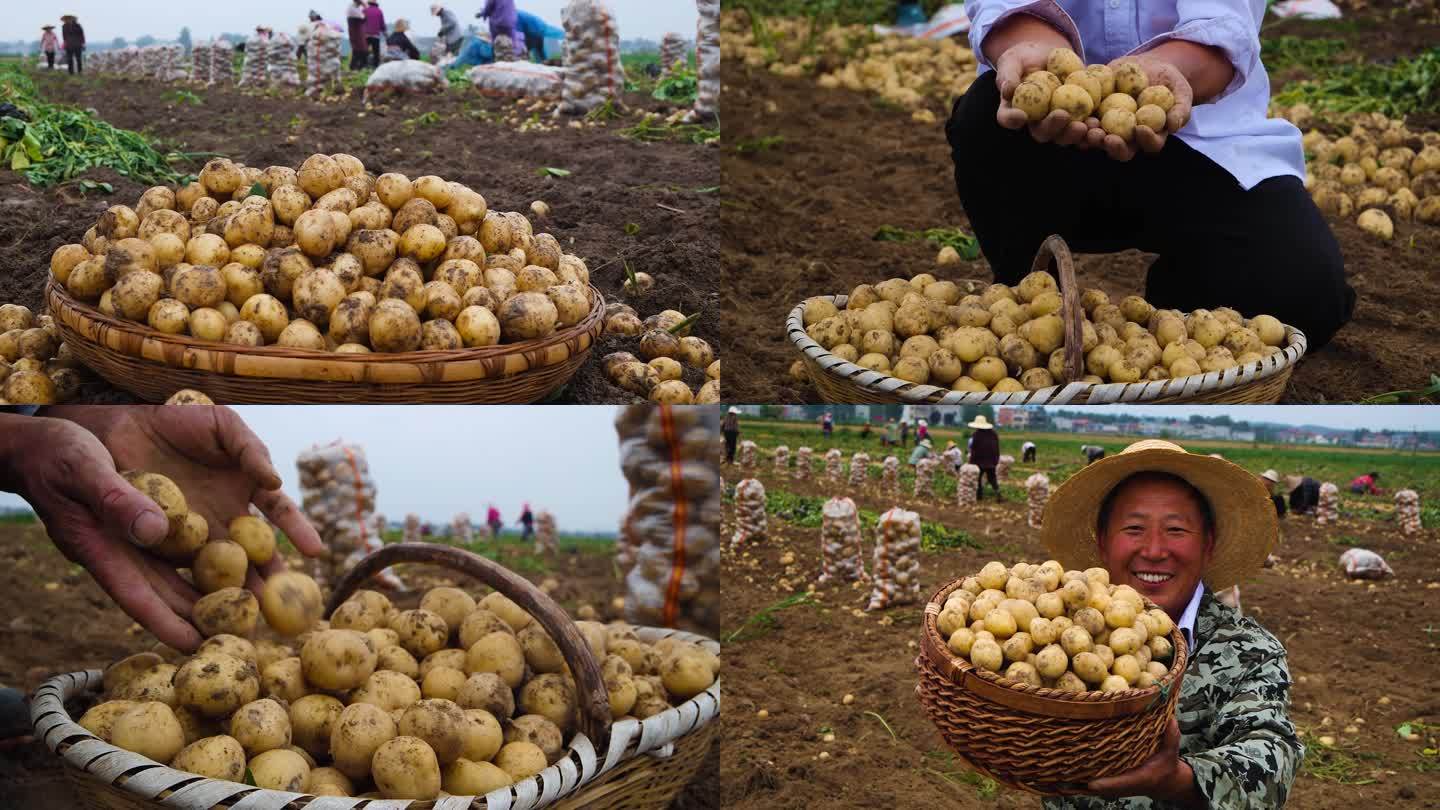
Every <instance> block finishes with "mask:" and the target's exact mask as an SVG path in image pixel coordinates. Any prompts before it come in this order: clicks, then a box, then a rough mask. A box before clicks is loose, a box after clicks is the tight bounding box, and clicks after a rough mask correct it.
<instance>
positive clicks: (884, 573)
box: [865, 506, 920, 610]
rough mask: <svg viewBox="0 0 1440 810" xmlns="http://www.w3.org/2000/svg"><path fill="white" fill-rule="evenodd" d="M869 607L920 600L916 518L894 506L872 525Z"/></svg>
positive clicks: (883, 606) (918, 534)
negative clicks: (873, 536)
mask: <svg viewBox="0 0 1440 810" xmlns="http://www.w3.org/2000/svg"><path fill="white" fill-rule="evenodd" d="M870 570H871V585H872V590H871V592H870V604H868V605H867V606H866V607H865V609H866V610H883V609H885V608H887V607H890V606H891V605H897V604H910V603H913V602H917V601H919V599H920V516H919V515H917V514H915V513H914V512H910V511H908V510H905V509H901V508H900V507H898V506H897V507H894V508H892V509H890V510H889V511H887V512H886V513H885V514H883V515H881V516H880V520H879V521H878V522H877V523H876V524H875V560H874V564H873V565H872V566H871V569H870Z"/></svg>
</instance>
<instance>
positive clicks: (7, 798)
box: [0, 523, 719, 810]
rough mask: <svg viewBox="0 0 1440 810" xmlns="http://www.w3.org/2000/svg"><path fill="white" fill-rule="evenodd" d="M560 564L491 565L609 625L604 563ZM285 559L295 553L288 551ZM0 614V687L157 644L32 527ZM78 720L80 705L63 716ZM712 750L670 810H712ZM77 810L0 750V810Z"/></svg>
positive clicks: (408, 573)
mask: <svg viewBox="0 0 1440 810" xmlns="http://www.w3.org/2000/svg"><path fill="white" fill-rule="evenodd" d="M560 544H561V549H562V551H561V552H560V553H559V554H558V555H554V556H547V557H544V558H537V557H536V555H533V554H530V553H529V552H528V549H525V548H521V547H518V546H506V545H502V546H500V547H499V550H498V557H499V562H501V563H502V564H505V565H506V566H507V567H509V568H510V569H511V570H513V571H516V572H517V573H519V574H521V575H522V576H524V577H526V578H527V579H530V580H531V581H533V582H535V583H537V584H538V583H540V582H543V581H544V580H545V579H547V578H551V577H553V578H554V579H555V580H556V581H557V583H558V586H557V587H556V588H555V590H553V591H552V592H551V596H552V597H553V598H554V599H555V600H556V601H557V602H559V603H560V605H561V606H562V607H564V608H565V609H566V610H568V611H570V612H571V614H572V615H573V614H574V612H575V610H576V609H577V608H578V607H579V606H580V605H582V604H589V605H593V606H594V607H595V608H596V610H597V611H599V612H600V613H601V615H602V618H603V619H607V620H608V619H609V618H612V617H611V616H609V615H607V614H608V612H609V611H610V600H611V599H612V598H613V597H615V596H620V595H622V594H623V592H624V589H623V587H622V586H621V584H620V583H619V582H618V581H617V580H616V578H615V574H614V569H613V559H612V555H611V554H610V553H608V552H606V551H605V550H603V549H597V548H596V547H595V546H593V545H581V546H579V548H581V551H579V552H574V553H572V552H570V551H569V550H568V548H569V547H568V545H567V543H566V540H565V538H564V537H563V536H562V537H561V538H560ZM292 553H293V552H292ZM395 570H396V571H397V572H398V573H399V574H400V576H401V577H402V578H403V579H404V580H405V582H406V585H407V587H409V588H410V589H411V590H410V592H409V593H408V594H405V595H401V596H395V597H394V601H395V603H396V604H397V606H399V607H401V608H404V609H409V608H413V607H418V606H419V601H420V596H421V594H422V593H423V592H424V590H425V589H427V588H431V587H436V586H440V585H459V586H461V587H467V588H468V589H470V590H471V591H472V592H478V589H477V587H476V583H474V582H473V581H472V580H469V578H467V577H463V576H459V575H456V574H453V573H451V572H449V571H447V570H445V569H442V568H437V567H434V566H421V565H402V566H397V567H396V569H395ZM0 593H3V594H4V597H3V599H0V606H3V608H4V611H3V612H4V615H5V616H7V617H8V618H7V619H5V632H4V638H5V643H4V644H3V645H0V685H3V686H9V687H14V688H18V689H23V690H24V691H26V692H30V691H32V690H33V689H34V688H35V687H37V686H39V685H40V684H41V683H43V682H44V681H45V680H46V679H47V678H49V677H51V676H53V675H57V674H60V673H64V672H74V671H77V670H83V669H92V668H103V667H105V666H107V665H109V664H111V663H114V662H115V661H118V660H119V659H121V658H123V657H125V656H127V655H130V654H132V653H136V652H141V651H144V650H148V649H150V648H151V647H152V646H154V645H156V644H157V643H158V642H157V641H156V639H155V637H154V636H152V635H150V633H149V632H148V631H145V630H144V629H142V628H141V627H140V625H138V624H135V623H134V622H132V621H131V619H130V617H129V616H126V615H125V614H124V613H123V612H121V611H120V610H119V608H117V607H116V606H115V604H114V602H112V601H111V600H110V598H109V596H107V595H106V594H105V592H104V591H103V590H101V589H100V586H99V585H97V584H95V582H94V580H92V579H91V578H90V576H89V575H88V574H87V573H86V572H85V570H84V569H83V568H81V567H80V566H78V565H75V564H72V563H71V562H69V561H68V560H66V559H65V558H64V557H63V556H62V555H61V554H60V552H59V551H57V550H56V549H55V547H54V546H53V545H52V544H51V543H50V541H49V539H48V538H47V537H46V535H45V530H44V528H43V527H42V526H40V525H39V524H38V523H36V524H15V523H0ZM69 708H70V709H71V716H72V717H79V716H80V713H81V712H83V708H84V707H83V705H82V704H78V703H77V704H76V705H72V706H70V707H69ZM718 779H719V747H718V746H716V747H714V748H712V750H711V754H710V756H709V758H708V760H707V762H706V764H705V766H704V768H703V769H702V770H701V771H700V773H699V774H697V775H696V777H695V779H694V780H693V781H692V783H691V784H690V785H689V786H687V788H686V790H685V792H684V793H682V794H681V796H680V797H679V798H678V799H677V800H676V801H675V803H674V804H673V805H672V808H673V810H702V809H703V810H713V808H717V807H719V804H718V796H717V795H716V790H715V786H716V785H717V784H718ZM76 806H78V804H77V799H76V797H75V795H74V794H73V793H72V791H71V788H70V785H69V783H68V782H67V781H65V777H64V773H63V771H62V769H61V765H60V760H59V759H58V758H57V757H55V756H54V755H53V754H52V753H50V751H49V749H48V748H46V747H45V745H44V743H43V742H38V741H32V742H27V743H24V744H21V745H0V808H5V809H6V810H10V808H16V810H20V808H23V809H24V810H71V808H74V807H76Z"/></svg>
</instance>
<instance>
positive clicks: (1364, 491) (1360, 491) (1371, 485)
mask: <svg viewBox="0 0 1440 810" xmlns="http://www.w3.org/2000/svg"><path fill="white" fill-rule="evenodd" d="M1379 480H1380V473H1378V472H1372V473H1365V474H1364V475H1362V476H1360V477H1359V478H1356V479H1355V480H1354V481H1351V482H1350V491H1351V492H1353V493H1355V494H1356V495H1379V494H1380V493H1381V492H1383V491H1384V490H1382V489H1380V488H1379V487H1377V486H1375V482H1376V481H1379Z"/></svg>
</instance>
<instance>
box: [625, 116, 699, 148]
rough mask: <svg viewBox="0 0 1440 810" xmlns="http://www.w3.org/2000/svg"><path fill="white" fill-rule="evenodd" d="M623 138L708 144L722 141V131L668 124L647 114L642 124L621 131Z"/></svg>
mask: <svg viewBox="0 0 1440 810" xmlns="http://www.w3.org/2000/svg"><path fill="white" fill-rule="evenodd" d="M620 136H621V137H622V138H630V139H631V140H636V141H648V142H652V143H653V142H656V141H674V142H677V143H693V144H707V143H713V142H715V141H718V140H720V130H719V129H718V128H716V127H708V126H705V125H703V124H686V123H682V122H678V121H677V122H668V121H666V120H665V119H663V118H661V117H659V116H657V115H654V114H651V113H647V114H646V115H645V116H644V117H643V118H641V119H640V122H639V123H637V124H635V125H634V126H632V127H627V128H625V129H622V130H620Z"/></svg>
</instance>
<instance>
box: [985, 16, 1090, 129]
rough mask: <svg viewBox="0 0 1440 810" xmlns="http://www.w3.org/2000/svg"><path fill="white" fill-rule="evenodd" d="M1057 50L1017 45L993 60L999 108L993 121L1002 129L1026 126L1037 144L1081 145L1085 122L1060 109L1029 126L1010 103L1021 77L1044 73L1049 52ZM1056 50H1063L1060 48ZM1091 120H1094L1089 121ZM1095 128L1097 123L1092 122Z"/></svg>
mask: <svg viewBox="0 0 1440 810" xmlns="http://www.w3.org/2000/svg"><path fill="white" fill-rule="evenodd" d="M1055 47H1057V46H1056V45H1055V44H1054V43H1052V42H1037V41H1026V42H1017V43H1015V44H1014V45H1011V46H1010V47H1009V48H1006V49H1005V52H1004V53H1002V54H1000V58H999V59H997V60H995V86H996V87H998V88H999V89H1000V107H999V108H998V109H997V110H996V111H995V120H996V121H997V122H998V123H999V124H1000V126H1002V127H1005V128H1006V129H1019V128H1021V127H1023V126H1027V125H1028V126H1029V127H1030V136H1031V137H1032V138H1034V139H1035V140H1036V141H1038V142H1040V143H1050V142H1052V141H1053V142H1055V143H1058V144H1060V145H1061V146H1072V145H1075V144H1081V145H1085V137H1086V134H1087V133H1088V132H1089V131H1090V125H1089V123H1087V122H1086V121H1075V120H1073V119H1071V118H1070V114H1069V113H1067V112H1065V111H1064V110H1054V111H1052V112H1051V113H1050V114H1049V115H1047V116H1045V117H1044V118H1043V119H1041V120H1040V121H1038V122H1036V123H1033V124H1031V123H1029V119H1028V118H1027V117H1026V116H1025V113H1024V112H1022V111H1021V110H1019V109H1017V108H1016V107H1015V106H1014V105H1013V104H1011V103H1010V99H1011V98H1013V97H1014V95H1015V88H1016V87H1019V86H1020V82H1022V81H1024V80H1025V77H1026V76H1027V75H1029V74H1030V73H1032V72H1034V71H1037V70H1044V69H1045V65H1046V60H1048V59H1049V58H1050V51H1051V50H1053V49H1054V48H1055ZM1060 47H1063V45H1062V46H1060ZM1090 120H1092V121H1093V120H1094V119H1090ZM1095 125H1096V126H1098V125H1099V122H1098V121H1097V122H1095Z"/></svg>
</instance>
